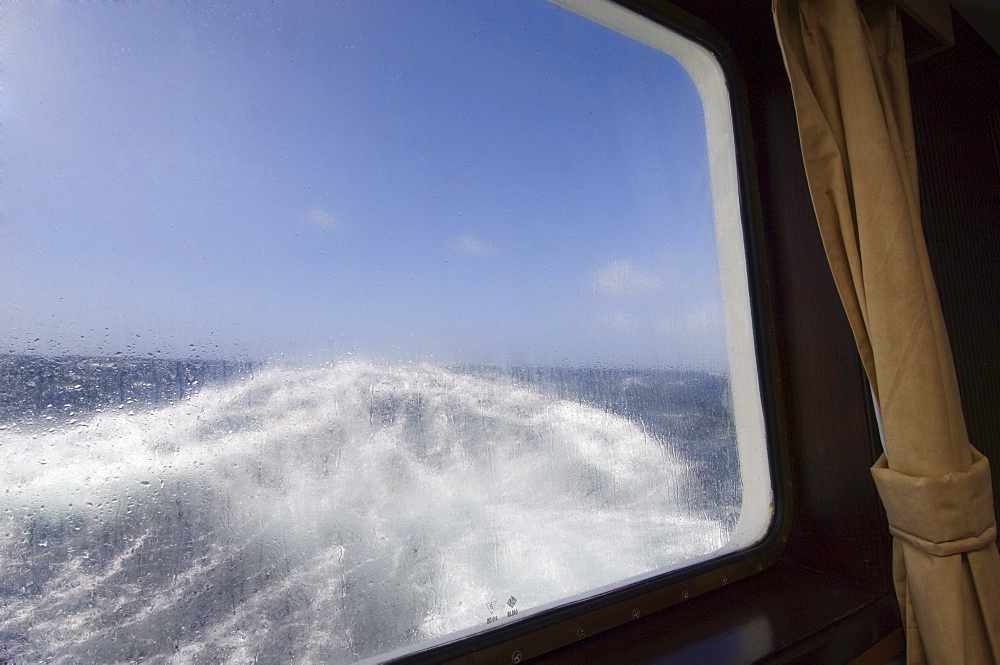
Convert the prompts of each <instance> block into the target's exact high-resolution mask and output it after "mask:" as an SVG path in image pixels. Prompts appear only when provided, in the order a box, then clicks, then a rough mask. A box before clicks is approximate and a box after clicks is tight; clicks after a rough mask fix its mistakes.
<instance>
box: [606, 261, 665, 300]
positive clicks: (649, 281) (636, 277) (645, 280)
mask: <svg viewBox="0 0 1000 665" xmlns="http://www.w3.org/2000/svg"><path fill="white" fill-rule="evenodd" d="M593 285H594V288H595V289H596V290H597V292H598V293H600V294H602V295H606V296H640V295H643V294H646V293H655V292H656V291H659V290H660V278H659V277H657V276H656V275H655V274H653V273H652V272H650V271H648V270H643V269H642V268H637V267H635V266H634V265H632V263H631V262H629V261H612V262H610V263H607V264H605V265H604V267H603V268H601V269H600V270H598V271H597V273H596V274H595V275H594V278H593Z"/></svg>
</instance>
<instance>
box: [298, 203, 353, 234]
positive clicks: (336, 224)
mask: <svg viewBox="0 0 1000 665" xmlns="http://www.w3.org/2000/svg"><path fill="white" fill-rule="evenodd" d="M302 219H303V220H304V221H305V222H308V223H309V224H312V225H313V226H318V227H319V228H321V229H340V228H343V227H344V224H343V222H341V221H340V220H339V219H337V218H336V217H334V216H333V215H331V214H330V213H329V212H327V211H326V210H324V209H323V208H319V207H316V208H310V209H309V210H307V211H306V212H304V213H303V214H302Z"/></svg>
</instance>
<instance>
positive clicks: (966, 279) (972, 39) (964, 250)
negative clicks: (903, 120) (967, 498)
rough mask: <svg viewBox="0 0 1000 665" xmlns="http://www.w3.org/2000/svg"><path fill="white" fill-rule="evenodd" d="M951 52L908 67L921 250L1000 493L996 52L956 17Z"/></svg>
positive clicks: (973, 435)
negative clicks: (924, 252) (922, 238)
mask: <svg viewBox="0 0 1000 665" xmlns="http://www.w3.org/2000/svg"><path fill="white" fill-rule="evenodd" d="M955 33H956V34H955V36H956V44H955V47H954V48H952V49H949V50H948V51H945V52H943V53H940V54H938V55H935V56H932V57H930V58H928V59H926V60H924V61H922V62H919V63H916V64H915V65H913V66H911V68H910V87H911V96H912V99H913V120H914V129H915V131H916V137H917V158H918V166H919V170H920V205H921V212H922V217H923V224H924V236H925V238H926V239H927V250H928V253H929V255H930V260H931V265H932V267H933V270H934V276H935V279H936V281H937V285H938V292H939V294H940V296H941V309H942V311H943V313H944V317H945V324H946V325H947V327H948V335H949V339H950V342H951V346H952V352H953V355H954V358H955V371H956V373H957V375H958V382H959V388H960V390H961V392H962V405H963V409H964V411H965V417H966V422H967V425H968V429H969V439H970V440H971V441H972V444H973V445H975V446H976V447H977V448H979V450H981V451H982V452H983V453H984V454H985V455H986V456H987V457H989V458H990V462H991V465H992V470H993V491H994V497H995V498H996V497H998V496H1000V390H998V389H1000V157H998V155H1000V146H998V138H1000V137H998V133H1000V127H998V125H997V123H998V113H1000V55H998V54H997V53H996V52H995V51H993V50H992V49H991V48H990V47H989V46H988V45H987V44H986V43H985V42H984V41H983V40H982V39H981V38H980V37H979V35H978V34H976V33H975V31H973V30H972V29H971V28H970V27H969V26H968V24H967V23H965V21H964V20H962V18H961V17H960V16H958V15H957V14H956V15H955Z"/></svg>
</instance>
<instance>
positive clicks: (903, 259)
mask: <svg viewBox="0 0 1000 665" xmlns="http://www.w3.org/2000/svg"><path fill="white" fill-rule="evenodd" d="M772 11H773V14H774V22H775V27H776V29H777V33H778V39H779V42H780V43H781V49H782V53H783V55H784V59H785V66H786V69H787V70H788V76H789V80H790V82H791V87H792V96H793V99H794V102H795V112H796V118H797V120H798V126H799V137H800V141H801V145H802V156H803V162H804V164H805V168H806V175H807V179H808V182H809V189H810V194H811V196H812V201H813V206H814V208H815V211H816V217H817V220H818V222H819V227H820V233H821V235H822V238H823V245H824V247H825V249H826V253H827V257H828V259H829V263H830V268H831V270H832V272H833V275H834V279H835V281H836V283H837V289H838V291H839V293H840V296H841V300H842V301H843V304H844V309H845V311H846V312H847V316H848V319H849V320H850V323H851V329H852V331H853V333H854V338H855V341H856V342H857V346H858V351H859V353H860V355H861V359H862V362H863V364H864V367H865V371H866V373H867V375H868V378H869V380H870V381H871V384H872V389H873V392H874V394H875V398H876V400H877V402H878V405H879V408H880V410H881V414H882V422H883V426H884V433H885V454H884V455H883V456H882V458H881V459H880V460H879V461H878V462H877V463H876V465H875V467H874V468H873V469H872V473H873V475H874V478H875V482H876V486H877V487H878V491H879V495H880V496H881V497H882V500H883V503H884V504H885V507H886V513H887V515H888V518H889V526H890V531H891V532H892V534H893V576H894V580H895V585H896V594H897V597H898V598H899V604H900V611H901V613H902V616H903V624H904V628H905V630H906V645H907V662H908V663H910V664H911V665H917V664H921V663H931V664H932V665H938V664H945V663H954V664H956V665H958V664H959V663H973V664H976V663H998V664H1000V554H998V551H997V546H996V540H995V539H996V535H997V531H996V524H995V517H994V513H993V498H992V497H993V494H992V489H991V487H990V474H989V463H988V462H987V460H986V459H985V458H984V457H983V456H982V455H981V454H979V452H978V451H976V450H975V448H973V447H972V445H970V443H969V441H968V434H967V433H966V428H965V420H964V417H963V415H962V405H961V401H960V397H959V391H958V382H957V379H956V377H955V369H954V364H953V362H952V358H951V349H950V347H949V345H948V336H947V332H946V331H945V327H944V319H943V317H942V315H941V308H940V303H939V301H938V296H937V289H936V287H935V285H934V277H933V274H932V272H931V267H930V261H929V259H928V257H927V249H926V246H925V245H924V237H923V231H922V228H921V223H920V207H919V194H918V189H917V165H916V150H915V146H914V138H913V125H912V117H911V114H910V102H909V99H910V98H909V88H908V80H907V72H906V60H905V54H904V51H903V42H902V26H901V23H900V19H899V15H898V13H897V10H896V9H895V6H894V5H892V4H891V3H889V2H887V1H884V0H877V1H875V2H866V3H865V4H864V7H863V9H862V8H861V7H859V6H858V4H857V3H856V2H855V0H773V4H772ZM955 223H956V224H958V223H961V220H955Z"/></svg>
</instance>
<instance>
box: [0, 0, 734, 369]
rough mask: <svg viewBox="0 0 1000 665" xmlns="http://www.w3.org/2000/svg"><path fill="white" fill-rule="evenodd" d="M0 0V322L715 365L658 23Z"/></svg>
mask: <svg viewBox="0 0 1000 665" xmlns="http://www.w3.org/2000/svg"><path fill="white" fill-rule="evenodd" d="M0 11H2V14H3V15H2V17H0V82H2V90H0V150H2V152H0V155H2V164H0V197H2V199H0V200H2V204H0V205H2V210H0V212H2V217H0V291H2V292H3V293H5V294H8V295H7V296H6V297H5V300H6V311H7V313H6V314H5V315H4V316H3V317H0V337H2V339H4V340H6V341H7V342H8V344H7V346H8V348H7V349H3V350H9V351H12V352H24V351H31V352H39V353H47V354H57V353H100V354H113V353H115V352H121V353H126V354H154V355H164V356H177V355H187V354H195V355H202V356H213V357H219V356H222V357H225V356H239V357H245V356H252V357H256V358H264V357H275V356H280V355H282V354H284V355H285V356H286V357H291V358H301V357H312V358H316V359H321V360H330V359H336V358H338V357H341V356H343V355H345V354H347V353H352V354H358V355H362V356H367V357H373V358H377V359H387V360H416V359H429V360H434V361H439V362H448V363H450V362H514V363H545V364H572V365H594V364H604V365H608V364H612V365H614V364H618V365H628V366H643V367H660V366H696V367H711V368H720V367H722V366H724V364H725V357H724V349H725V339H724V329H723V319H722V308H721V304H720V303H721V295H720V284H719V276H718V266H717V259H716V252H715V236H714V233H715V231H714V227H713V224H712V210H711V192H710V180H709V174H708V167H707V160H706V153H705V150H706V147H705V135H704V123H703V118H702V109H701V102H700V100H699V98H698V95H697V92H696V90H695V87H694V85H693V83H692V82H691V80H690V78H689V77H688V75H687V74H686V72H684V71H683V69H681V68H680V66H679V65H677V63H676V62H675V61H674V60H672V59H671V58H670V57H668V56H666V55H664V54H662V53H660V52H658V51H655V50H653V49H651V48H649V47H647V46H644V45H642V44H640V43H638V42H636V41H633V40H631V39H629V38H626V37H623V36H621V35H619V34H617V33H614V32H612V31H611V30H608V29H606V28H604V27H602V26H599V25H597V24H594V23H591V22H590V21H589V20H587V19H585V18H582V17H580V16H577V15H575V14H573V13H571V12H569V11H567V10H565V9H563V8H561V7H559V6H556V5H554V4H550V3H547V2H543V1H540V0H516V1H513V2H505V3H503V6H502V7H500V6H493V3H487V2H471V3H470V2H467V0H433V1H429V2H400V1H399V0H396V1H394V2H378V1H375V0H365V1H364V2H298V1H295V2H293V1H286V2H277V3H272V2H252V1H251V2H242V1H241V2H233V3H224V2H211V1H208V0H201V1H199V2H189V3H183V2H169V3H168V2H128V3H124V2H115V3H105V2H88V3H57V2H43V3H7V4H5V5H4V6H3V7H2V8H0ZM36 340H37V341H36Z"/></svg>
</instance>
